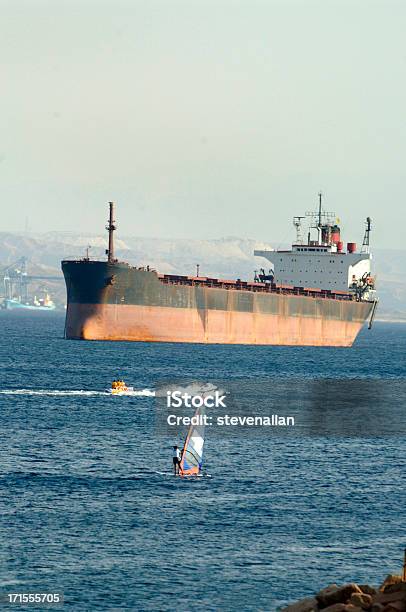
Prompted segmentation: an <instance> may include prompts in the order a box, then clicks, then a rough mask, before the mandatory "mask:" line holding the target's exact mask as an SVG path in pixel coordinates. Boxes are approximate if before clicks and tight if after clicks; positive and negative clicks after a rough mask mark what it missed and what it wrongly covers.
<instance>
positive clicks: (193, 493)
mask: <svg viewBox="0 0 406 612" xmlns="http://www.w3.org/2000/svg"><path fill="white" fill-rule="evenodd" d="M0 330H1V335H0V436H1V438H0V439H1V443H0V490H1V495H0V558H1V562H0V597H3V598H4V596H5V595H6V594H8V593H63V597H64V599H63V602H64V603H63V609H66V610H74V611H78V612H83V611H92V610H117V611H119V610H135V611H144V610H145V611H148V610H157V611H170V610H171V611H172V610H174V609H176V610H177V611H179V612H180V611H185V612H186V611H195V610H196V611H201V610H204V611H206V610H207V611H210V610H221V611H228V610H230V611H233V610H247V611H250V610H265V611H271V612H274V611H277V610H279V609H280V608H281V607H283V606H284V605H286V604H287V603H289V602H293V601H296V600H298V599H300V598H303V597H306V596H310V595H312V594H313V593H315V592H317V591H318V590H319V589H320V588H322V587H324V586H327V585H328V584H331V583H345V582H347V581H356V582H359V583H363V584H365V583H369V584H375V585H378V584H380V582H381V581H382V580H383V579H384V577H385V576H386V575H387V574H389V573H399V572H400V571H401V567H402V561H403V551H404V549H405V547H406V520H405V519H406V493H405V474H406V453H405V449H406V444H405V430H406V426H405V421H406V415H405V411H406V407H405V403H404V402H405V397H406V395H405V392H404V385H405V381H406V360H405V356H406V325H404V324H400V323H398V324H397V323H380V322H376V323H375V324H374V326H373V329H372V330H367V329H363V330H362V332H361V333H360V335H359V337H358V339H357V341H356V343H355V344H354V346H353V347H352V348H350V349H344V348H311V347H272V346H269V347H265V346H231V345H229V346H219V345H211V346H203V345H181V344H153V343H127V342H82V341H71V340H65V339H64V338H63V333H64V317H63V315H62V314H57V313H49V314H48V313H43V314H39V313H38V314H37V313H35V316H34V315H32V314H31V315H29V316H26V315H22V314H20V313H19V314H18V315H14V314H8V313H0ZM116 378H123V379H124V380H125V381H126V383H127V384H128V385H131V386H133V387H134V390H135V391H134V393H133V394H131V395H128V396H122V397H121V396H120V397H113V396H111V395H109V394H108V393H107V392H106V389H107V388H109V387H110V384H111V381H112V380H113V379H116ZM168 380H169V381H178V382H179V381H180V383H182V381H185V382H194V383H196V384H207V383H210V382H211V381H217V384H219V383H218V381H222V384H223V385H226V386H227V384H228V383H229V384H230V385H231V386H233V385H234V387H233V389H234V390H233V393H234V396H235V395H237V396H238V399H239V401H240V407H241V405H243V406H245V408H246V410H247V411H249V410H250V409H252V408H253V407H254V408H255V410H257V411H258V410H259V411H260V410H261V408H262V407H263V406H264V405H265V404H267V402H270V403H272V401H273V398H274V397H278V403H277V406H276V407H275V405H272V407H271V411H272V412H275V410H277V412H278V414H281V413H283V412H284V411H285V410H286V406H285V404H284V399H283V394H282V395H281V393H280V392H279V393H276V392H275V389H276V388H277V386H278V385H280V384H281V383H283V384H284V385H285V388H286V389H289V390H290V394H286V397H287V396H288V395H289V402H290V404H289V405H290V406H292V401H293V402H294V401H297V406H296V409H297V410H296V415H297V418H299V420H300V418H301V416H303V415H304V413H305V412H306V411H308V410H312V412H311V425H310V426H309V428H308V429H307V430H306V431H301V430H300V428H299V430H298V433H297V434H291V435H285V433H284V432H283V431H277V428H268V430H267V431H264V429H263V428H262V429H261V431H245V430H244V429H241V428H240V429H239V430H238V432H237V433H236V435H229V436H224V438H223V436H222V434H221V432H220V433H219V431H216V433H213V435H211V432H210V430H207V429H206V436H205V446H204V464H203V468H204V469H203V472H202V475H201V476H200V477H182V478H180V477H174V476H173V474H172V445H173V444H175V443H178V444H181V442H182V440H179V439H175V437H174V436H171V434H170V432H165V431H164V430H162V428H161V429H160V428H159V427H157V423H156V420H157V418H156V417H157V411H158V410H159V407H158V405H157V398H156V394H157V389H159V388H161V387H162V384H163V381H168ZM180 383H179V384H180ZM174 384H175V383H174ZM315 385H316V387H317V389H318V390H317V392H316V396H317V406H316V408H314V409H313V408H312V406H313V399H312V398H313V395H314V389H315ZM255 389H257V390H261V393H259V394H258V395H257V396H256V395H255ZM357 390H358V393H357V392H356V391H357ZM382 390H383V391H382ZM312 394H313V395H312ZM304 398H307V400H308V401H307V403H304V404H303V403H301V402H302V401H303V399H304ZM348 398H352V400H351V402H352V403H351V402H350V403H351V406H350V408H348ZM327 399H328V400H329V402H327ZM346 401H347V403H346ZM323 402H327V403H328V406H327V403H326V404H325V405H326V410H328V414H329V415H332V417H334V415H335V416H337V415H340V414H342V415H343V417H342V419H341V421H342V422H344V421H346V422H347V421H349V420H351V413H353V414H357V407H358V406H359V405H362V412H361V413H360V414H361V415H362V418H361V419H360V420H359V421H358V423H357V427H355V428H353V429H351V427H349V428H347V429H346V428H343V430H342V431H341V430H334V428H333V430H329V428H328V423H327V426H326V428H324V425H325V424H326V419H325V418H324V416H323V415H325V414H326V412H323V406H324V403H323ZM309 405H310V408H309ZM301 406H303V409H302V408H301ZM343 406H345V414H344V412H343V413H340V410H344V408H343ZM348 410H350V412H348ZM340 418H341V417H340ZM327 420H328V419H327ZM317 422H320V423H324V425H323V427H320V428H319V429H317V427H314V424H315V423H316V424H317ZM376 422H378V423H380V425H379V426H375V425H374V423H376ZM382 423H388V424H390V427H389V429H388V431H383V430H381V425H382ZM383 429H384V428H383ZM3 602H4V599H3ZM1 605H2V609H10V610H11V609H14V610H15V609H21V610H23V609H31V610H32V609H45V606H42V605H40V606H38V607H36V605H35V604H33V605H31V606H30V607H24V606H23V605H13V606H11V605H10V606H9V605H7V604H6V603H2V604H1ZM61 609H62V608H61Z"/></svg>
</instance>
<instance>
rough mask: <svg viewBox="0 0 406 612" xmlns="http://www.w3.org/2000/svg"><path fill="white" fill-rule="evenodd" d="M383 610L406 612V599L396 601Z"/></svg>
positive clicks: (384, 611) (387, 611)
mask: <svg viewBox="0 0 406 612" xmlns="http://www.w3.org/2000/svg"><path fill="white" fill-rule="evenodd" d="M383 612H406V603H405V602H404V601H394V602H393V603H390V604H388V605H387V606H385V607H384V609H383Z"/></svg>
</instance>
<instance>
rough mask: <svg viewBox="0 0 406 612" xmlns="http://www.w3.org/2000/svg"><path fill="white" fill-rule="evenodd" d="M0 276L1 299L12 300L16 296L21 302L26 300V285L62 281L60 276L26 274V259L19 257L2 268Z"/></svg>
mask: <svg viewBox="0 0 406 612" xmlns="http://www.w3.org/2000/svg"><path fill="white" fill-rule="evenodd" d="M1 274H2V276H3V297H4V298H5V299H12V298H13V297H14V296H15V295H17V297H18V298H19V300H20V301H22V302H26V301H27V300H28V285H29V284H30V283H31V282H32V281H37V280H44V281H59V282H62V281H63V277H62V276H45V275H38V274H28V273H27V258H26V257H20V258H19V259H17V260H16V261H15V262H13V263H12V264H9V265H7V266H3V268H2V269H1Z"/></svg>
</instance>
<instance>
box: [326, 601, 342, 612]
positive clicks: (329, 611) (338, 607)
mask: <svg viewBox="0 0 406 612" xmlns="http://www.w3.org/2000/svg"><path fill="white" fill-rule="evenodd" d="M346 610H347V606H346V605H345V604H344V603H336V604H333V605H332V606H328V608H323V612H346Z"/></svg>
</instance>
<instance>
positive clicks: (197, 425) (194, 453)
mask: <svg viewBox="0 0 406 612" xmlns="http://www.w3.org/2000/svg"><path fill="white" fill-rule="evenodd" d="M204 414H205V412H204V408H203V407H202V408H198V409H197V410H196V413H195V415H194V417H193V420H192V423H193V424H192V425H191V426H190V427H189V431H188V433H187V436H186V440H185V444H184V446H183V451H182V459H181V460H180V466H179V472H180V474H181V475H185V476H186V475H192V474H199V473H200V471H201V469H202V463H203V445H204Z"/></svg>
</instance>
